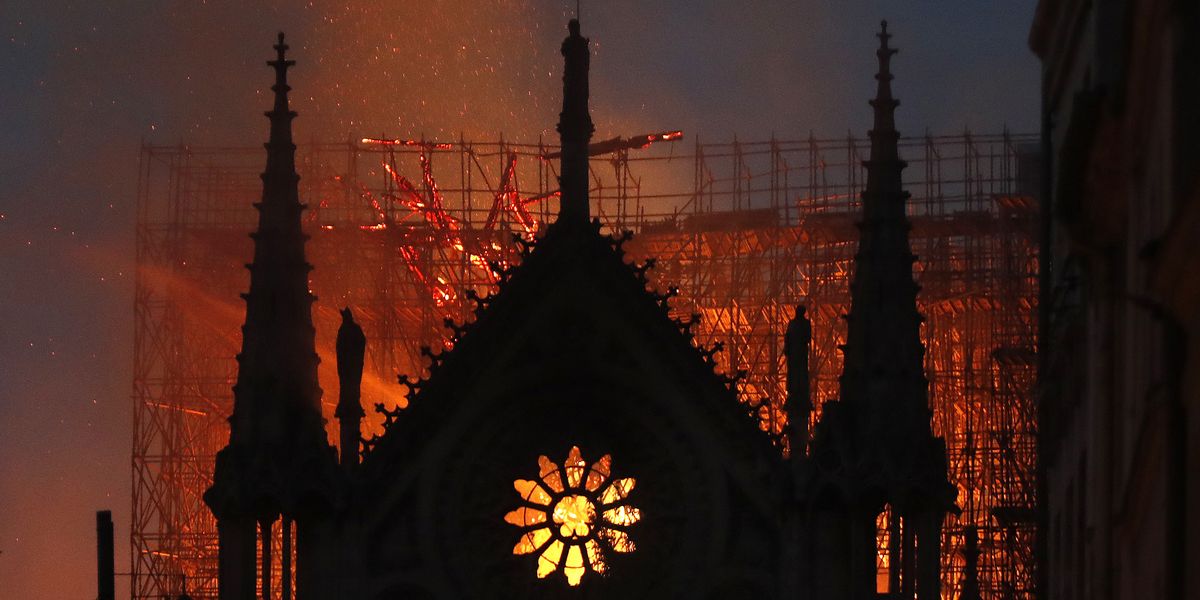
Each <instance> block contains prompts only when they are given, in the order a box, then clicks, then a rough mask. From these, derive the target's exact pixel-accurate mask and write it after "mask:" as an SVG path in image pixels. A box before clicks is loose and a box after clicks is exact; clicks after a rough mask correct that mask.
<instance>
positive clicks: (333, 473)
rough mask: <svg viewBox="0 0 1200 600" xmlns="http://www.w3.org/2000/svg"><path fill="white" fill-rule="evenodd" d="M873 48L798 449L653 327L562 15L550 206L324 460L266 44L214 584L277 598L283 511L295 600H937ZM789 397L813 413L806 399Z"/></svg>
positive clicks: (342, 335) (350, 419) (887, 121)
mask: <svg viewBox="0 0 1200 600" xmlns="http://www.w3.org/2000/svg"><path fill="white" fill-rule="evenodd" d="M888 38H889V35H888V34H887V32H886V24H885V26H884V32H883V33H881V34H880V40H881V45H880V49H879V51H878V56H879V59H880V72H879V74H878V75H877V79H878V81H879V91H878V93H877V97H876V99H875V100H873V101H872V105H873V106H874V108H875V124H874V127H873V129H872V131H871V138H872V150H871V159H870V160H869V161H868V162H867V167H868V169H869V173H870V178H869V184H868V186H867V189H866V191H865V192H864V197H863V203H864V207H865V209H864V213H865V214H864V216H863V221H862V223H861V225H860V227H861V230H862V232H863V233H862V241H861V245H860V252H859V255H858V257H857V260H856V264H857V275H856V277H855V280H854V283H853V287H852V289H853V304H852V311H851V314H850V315H848V319H849V320H850V329H849V331H850V333H849V340H848V343H847V346H846V373H845V375H844V376H843V379H842V388H843V391H842V396H841V399H840V401H839V402H836V403H833V404H832V405H828V406H826V407H825V412H824V418H823V419H822V420H821V421H820V423H819V425H818V426H817V428H816V430H815V431H814V435H813V436H812V439H811V443H810V442H809V435H808V431H807V427H806V426H805V425H806V423H807V419H802V418H797V419H795V420H794V421H793V425H792V426H791V427H790V429H789V430H788V432H787V436H788V438H789V439H788V440H780V439H776V438H773V437H772V436H770V435H768V434H766V433H764V432H763V431H762V430H761V428H760V426H759V425H760V424H759V422H758V420H757V418H756V417H755V416H754V414H753V411H751V410H750V409H749V407H747V406H746V405H744V404H742V403H740V402H739V401H738V397H737V392H736V385H735V381H734V380H733V379H731V378H729V377H727V376H725V375H722V374H720V373H718V372H717V370H716V365H715V362H714V360H713V353H714V352H715V351H716V349H713V348H701V347H697V345H696V344H695V343H694V340H693V339H692V336H691V333H690V332H689V325H688V324H687V323H684V322H680V321H677V320H674V319H672V318H671V317H670V316H669V313H668V310H667V309H668V302H669V298H670V294H666V295H659V294H656V293H654V292H652V291H649V290H648V289H647V285H648V284H647V280H646V278H645V275H644V273H645V270H646V269H647V268H650V267H651V265H649V264H641V265H638V264H631V263H630V262H628V261H627V260H626V257H625V254H624V251H623V250H622V244H623V242H624V239H626V238H613V237H610V236H607V235H602V234H601V232H600V226H599V224H598V221H594V220H591V219H590V217H589V214H588V190H587V187H588V186H587V176H588V154H589V142H590V139H591V135H592V123H591V119H590V116H589V112H588V83H587V81H588V75H587V71H588V66H589V65H588V62H589V47H588V40H587V39H586V38H583V37H582V35H581V33H580V29H579V24H578V23H577V22H574V21H573V22H572V23H571V25H570V35H569V36H568V38H567V39H566V40H565V41H564V43H563V47H562V52H563V55H564V58H565V61H566V67H565V71H564V77H563V81H564V98H563V111H562V113H561V115H560V121H559V126H558V129H559V132H560V135H561V137H562V147H563V151H562V166H561V171H560V172H561V185H562V204H561V208H560V212H559V216H558V219H557V221H556V222H555V223H553V224H552V225H550V226H549V227H548V228H547V229H546V230H545V233H544V235H542V236H541V237H539V238H538V239H537V240H535V241H533V242H530V243H529V246H528V247H527V249H526V252H525V254H524V257H523V260H522V261H521V264H520V265H519V266H518V267H515V268H512V269H510V270H508V271H506V272H504V273H503V276H502V282H501V285H500V289H499V292H498V293H496V294H494V295H492V296H490V297H488V298H481V299H478V300H477V305H478V306H477V310H476V315H475V319H474V320H473V321H472V322H471V323H469V324H465V325H456V324H449V326H450V327H452V328H453V329H454V333H455V335H454V340H453V349H451V350H448V351H445V352H442V353H439V354H436V355H434V354H432V353H431V355H430V363H431V364H430V367H429V375H428V376H427V377H425V378H424V379H422V380H420V381H409V380H408V379H407V378H401V383H402V384H404V385H407V386H408V387H409V395H408V397H409V405H408V407H407V408H405V409H403V410H396V411H395V412H390V413H388V414H387V415H386V423H385V431H384V433H383V434H382V435H381V436H379V437H376V438H373V439H371V440H366V441H363V442H362V445H361V451H360V448H359V440H357V438H356V436H353V435H343V436H342V449H343V454H342V456H341V458H340V460H339V459H338V457H337V456H335V453H334V449H333V448H332V447H331V446H329V445H328V443H327V442H326V441H325V437H324V432H323V431H322V429H321V425H320V413H319V410H318V409H317V405H316V399H317V398H319V394H320V390H319V388H317V385H316V374H315V372H316V369H315V366H316V363H315V353H314V352H313V345H312V340H313V337H312V335H313V333H312V325H311V321H310V320H309V318H308V310H309V305H310V304H311V302H312V300H313V299H312V297H311V296H310V295H309V294H308V291H307V289H306V287H305V286H304V285H303V281H304V280H305V279H304V278H305V277H306V274H307V265H306V264H305V262H304V254H303V252H304V248H303V244H304V238H303V234H301V233H300V220H299V215H300V212H301V210H302V207H301V205H300V204H299V200H298V198H296V193H295V189H296V188H295V184H296V176H295V172H294V169H293V168H292V153H293V150H294V146H293V145H291V140H290V120H291V117H292V116H294V113H291V112H290V111H289V110H288V109H287V90H288V87H287V83H286V68H287V66H289V65H290V64H291V63H290V61H287V60H286V59H285V57H284V55H283V51H284V49H286V46H284V45H283V43H282V38H281V40H280V45H279V46H278V47H277V48H279V58H278V60H276V61H274V62H273V63H272V64H273V65H275V66H276V68H277V74H278V75H277V84H276V86H275V88H274V89H275V91H276V97H277V101H276V108H275V110H273V111H271V112H270V113H268V116H269V117H270V118H271V123H272V134H271V141H270V142H269V143H268V145H267V149H268V166H267V172H266V173H265V174H264V176H263V178H264V201H263V203H262V204H261V205H260V213H261V221H260V227H259V232H258V233H257V234H256V235H255V241H256V256H255V262H254V263H253V264H252V265H251V291H250V293H249V294H248V295H247V318H246V325H245V336H246V337H245V339H246V341H245V346H244V350H243V353H242V355H241V356H240V357H239V360H240V367H241V369H240V372H239V380H238V386H237V387H236V388H235V412H234V417H233V418H232V424H233V429H232V434H231V438H230V443H229V446H228V448H227V449H226V450H224V451H222V453H221V456H220V457H219V459H218V465H217V474H216V478H215V483H214V485H213V487H212V489H211V490H210V491H209V493H208V495H207V496H206V499H207V500H208V502H209V504H210V506H211V507H212V508H213V512H214V513H215V514H216V516H217V518H218V521H219V525H220V531H221V548H220V557H221V558H220V560H221V584H220V590H221V598H222V599H224V600H235V599H237V600H240V599H247V600H248V599H250V598H254V597H256V591H255V587H256V580H261V581H262V582H263V583H260V584H258V585H260V586H263V585H269V584H268V583H266V582H267V581H268V580H269V579H270V578H269V577H267V576H264V575H263V572H264V569H263V568H260V567H258V566H256V565H267V567H268V568H270V567H271V565H272V563H273V562H274V561H273V557H272V556H271V554H270V552H269V551H267V552H263V554H262V556H261V557H258V559H257V561H258V562H256V556H255V534H256V527H257V532H258V535H260V536H263V537H264V539H269V537H270V535H271V533H272V530H273V527H274V526H275V525H276V524H279V525H280V526H282V527H283V528H284V531H285V532H287V531H289V528H290V527H292V526H293V524H294V527H295V528H296V548H295V549H292V548H290V547H285V548H284V553H283V556H280V557H279V558H278V561H279V563H280V564H281V565H282V567H283V568H282V571H283V572H284V573H290V572H291V571H292V570H293V569H294V571H295V580H296V585H295V589H294V590H293V589H292V587H291V586H290V584H289V583H288V582H289V580H290V577H288V576H286V575H285V576H284V577H283V578H282V579H283V581H284V586H285V587H284V589H283V593H284V594H285V597H288V598H290V597H292V594H296V595H297V596H298V597H300V598H303V599H310V598H312V599H324V598H328V599H333V598H339V599H341V598H364V599H375V598H379V599H383V598H444V599H462V598H648V597H658V598H780V599H783V598H797V599H812V600H824V599H829V600H833V599H839V600H841V599H846V598H851V599H856V600H867V599H875V598H877V597H879V595H880V592H883V593H884V595H885V596H887V595H891V596H892V597H896V598H899V597H901V596H902V595H905V594H906V595H907V597H909V598H913V597H917V598H921V599H922V600H932V599H934V598H937V597H938V596H939V592H940V587H939V586H940V584H939V573H938V568H939V567H938V565H939V543H938V540H939V539H940V531H941V523H942V518H943V516H944V514H945V513H946V511H948V510H952V509H953V499H954V497H953V491H952V488H951V487H950V486H949V484H948V483H947V481H946V458H945V449H944V444H943V443H942V442H941V440H940V439H938V438H935V437H933V436H932V435H931V433H930V427H929V419H930V412H929V408H928V406H929V403H928V398H927V394H928V392H927V383H926V381H925V376H924V373H923V368H922V356H923V353H924V349H923V347H922V345H921V341H920V336H919V327H920V323H921V317H920V315H919V314H918V313H917V310H916V294H917V286H916V285H915V283H914V282H913V277H912V262H913V256H912V254H911V252H910V250H909V245H908V237H907V236H908V229H909V222H908V219H907V216H906V213H905V203H906V200H907V197H908V196H907V194H906V193H905V192H904V191H903V189H902V187H901V184H900V181H901V180H900V172H901V169H903V167H904V163H903V161H901V160H900V158H899V156H898V155H897V148H896V146H897V139H898V136H899V134H898V133H897V132H896V129H895V126H894V110H895V108H896V106H897V105H898V102H897V101H896V100H895V99H893V98H892V95H891V86H890V81H891V77H892V76H891V74H890V71H889V61H890V59H891V57H892V55H893V54H894V53H895V50H894V49H892V48H890V47H889V45H888ZM810 338H811V331H810V328H809V327H808V325H807V321H805V320H804V316H803V311H798V315H797V320H796V321H795V322H794V323H793V327H792V328H791V329H790V330H789V336H788V344H787V345H788V348H787V353H788V356H789V366H790V368H791V369H793V370H794V371H798V372H793V373H791V376H792V377H793V379H794V381H793V383H792V385H790V386H789V388H788V390H789V393H790V394H792V395H795V396H801V395H803V396H807V394H808V386H807V385H805V384H803V383H802V382H806V381H807V377H808V373H807V371H806V365H807V352H808V344H809V342H810ZM364 342H365V343H369V340H363V339H362V334H361V330H358V329H357V326H356V325H354V322H353V317H352V314H351V313H349V312H348V311H347V312H346V313H345V320H344V323H343V327H342V330H341V332H339V335H338V344H337V345H338V373H339V377H340V378H341V379H342V393H341V396H340V398H339V404H338V409H337V413H336V416H337V418H338V419H339V420H341V422H342V431H343V432H356V431H358V426H359V423H360V420H361V418H362V416H363V412H362V410H361V407H359V406H357V402H358V395H357V394H356V393H355V389H356V382H357V381H358V378H360V377H361V369H362V348H363V345H362V344H363V343H364ZM398 391H399V390H398ZM788 407H789V409H791V410H794V411H796V412H797V414H807V412H808V411H809V410H811V401H810V399H809V398H807V397H789V398H788ZM785 441H786V442H790V443H789V444H787V445H789V446H790V455H786V456H785V453H784V451H783V449H782V447H783V446H784V445H785V444H784V442H785ZM885 508H890V514H892V515H893V521H892V522H891V523H890V524H889V526H890V527H894V528H895V529H896V530H897V531H899V529H900V528H901V521H902V522H903V529H904V531H905V534H904V535H898V536H893V539H895V540H896V542H895V547H894V548H892V549H891V551H892V553H893V554H892V555H893V556H895V557H898V559H897V561H896V562H897V565H896V568H894V569H893V573H894V575H893V577H892V581H889V582H888V584H887V585H890V586H891V588H890V590H888V589H883V590H881V589H880V585H879V582H878V581H877V574H876V524H877V518H878V516H879V515H880V514H881V513H883V512H884V511H885ZM288 539H289V540H290V537H289V538H288ZM930 540H932V542H931V541H930ZM514 543H515V544H516V546H515V547H514ZM556 545H557V546H556ZM268 546H269V545H268ZM556 547H557V548H558V550H557V551H556V550H554V548H556ZM556 552H557V553H556ZM293 555H294V558H295V563H294V564H293V563H292V558H293ZM268 572H269V569H268ZM884 587H885V588H886V587H887V586H886V585H885V586H884Z"/></svg>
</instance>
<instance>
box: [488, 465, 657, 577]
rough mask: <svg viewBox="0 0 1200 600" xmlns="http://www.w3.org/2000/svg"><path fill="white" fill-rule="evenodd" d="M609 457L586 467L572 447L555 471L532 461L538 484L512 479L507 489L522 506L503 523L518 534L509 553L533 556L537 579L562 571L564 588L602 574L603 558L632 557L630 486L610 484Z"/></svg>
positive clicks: (624, 481)
mask: <svg viewBox="0 0 1200 600" xmlns="http://www.w3.org/2000/svg"><path fill="white" fill-rule="evenodd" d="M611 477H612V456H611V455H608V454H605V455H604V456H602V457H600V459H599V460H597V461H595V462H593V463H591V464H588V463H587V461H585V460H584V459H583V456H582V454H581V453H580V451H579V448H578V447H577V446H576V447H572V448H571V451H570V452H569V453H568V454H567V459H566V461H564V462H563V464H562V466H561V468H560V467H559V465H557V464H555V463H554V462H553V461H551V460H550V459H549V458H547V457H545V456H539V457H538V480H537V481H531V480H527V479H518V480H516V481H514V482H513V487H514V488H515V489H516V490H517V493H518V494H520V495H521V500H522V502H523V504H522V506H521V507H519V508H517V509H516V510H513V511H511V512H509V513H508V514H507V515H505V517H504V520H505V521H507V522H508V523H511V524H512V525H515V526H517V527H520V528H521V529H522V533H521V538H520V539H519V540H518V541H517V545H516V546H514V547H513V554H515V555H524V554H537V556H538V561H537V576H538V577H539V578H546V577H549V576H550V575H551V574H553V573H554V572H555V571H558V570H560V569H561V570H562V573H563V576H565V577H566V579H567V583H568V584H569V585H572V586H576V585H579V583H580V581H582V579H583V576H584V574H586V573H588V572H592V573H597V574H604V573H606V572H607V571H608V564H607V563H606V562H605V560H604V553H605V552H607V551H608V550H612V551H613V552H622V553H624V552H633V551H634V550H635V549H636V546H635V545H634V543H633V541H632V540H631V539H630V538H629V532H628V531H627V529H628V527H629V526H631V525H633V524H635V523H637V522H638V521H640V520H641V518H642V513H641V511H640V510H638V509H637V508H635V507H633V506H631V505H630V504H629V503H627V502H626V499H627V498H628V496H629V493H630V492H631V491H633V486H634V484H635V483H636V481H635V480H634V479H633V478H632V477H626V478H620V479H612V478H611Z"/></svg>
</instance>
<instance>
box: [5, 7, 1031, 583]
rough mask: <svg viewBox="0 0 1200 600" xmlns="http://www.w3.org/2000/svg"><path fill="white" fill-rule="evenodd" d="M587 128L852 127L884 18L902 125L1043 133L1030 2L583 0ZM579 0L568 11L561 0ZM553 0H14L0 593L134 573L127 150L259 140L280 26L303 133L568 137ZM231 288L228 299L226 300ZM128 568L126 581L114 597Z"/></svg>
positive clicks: (862, 114)
mask: <svg viewBox="0 0 1200 600" xmlns="http://www.w3.org/2000/svg"><path fill="white" fill-rule="evenodd" d="M583 4H584V7H583V15H582V21H583V33H584V35H585V36H589V37H590V38H591V39H592V42H593V48H594V57H593V59H592V110H593V115H594V120H595V121H596V128H597V137H598V138H601V139H603V138H607V137H611V136H614V135H629V134H635V133H645V132H648V131H658V130H665V129H674V128H679V129H683V130H685V131H686V132H687V134H688V135H689V136H691V135H695V134H700V135H701V136H702V137H703V138H704V139H705V140H706V141H726V140H729V139H731V138H732V136H733V135H734V134H735V133H736V134H737V135H738V136H739V137H740V138H741V139H743V140H748V139H762V138H766V137H768V136H770V135H771V134H772V133H776V134H778V135H779V136H780V137H785V138H786V137H792V138H794V137H806V136H807V135H808V133H809V131H813V132H814V133H815V134H816V135H817V136H818V137H835V136H837V137H840V136H844V135H845V134H846V132H847V131H853V132H855V133H856V134H859V135H862V134H864V133H865V131H866V129H867V128H868V127H869V123H870V114H871V113H870V108H869V107H868V106H867V103H866V100H867V99H868V98H870V97H871V96H872V95H873V92H874V80H873V79H872V75H873V74H874V72H875V56H874V49H875V47H876V45H877V44H878V41H877V40H876V39H875V37H874V34H875V32H876V31H877V30H878V28H879V20H880V19H881V18H887V19H888V20H889V22H890V24H891V26H890V29H891V31H892V32H893V33H894V34H895V38H894V39H893V44H894V45H896V46H898V47H899V48H900V49H901V53H900V55H899V56H898V57H897V58H896V59H895V61H894V62H893V70H894V72H895V73H896V76H897V80H896V82H895V84H894V89H895V91H896V93H897V95H898V96H899V97H900V98H901V101H902V105H901V107H900V111H899V113H898V119H899V128H900V129H901V130H902V132H904V133H910V134H920V133H923V132H924V131H925V130H926V129H928V130H930V131H931V132H932V133H935V134H954V133H959V132H961V131H962V129H963V128H964V127H970V128H971V129H973V130H975V131H977V132H981V133H984V132H986V133H996V132H999V131H1000V130H1001V129H1002V128H1003V127H1004V126H1006V125H1007V126H1008V127H1009V128H1010V129H1011V130H1013V131H1016V132H1035V131H1036V130H1037V124H1038V108H1037V107H1038V100H1037V98H1038V65H1037V62H1036V60H1035V59H1034V57H1033V55H1032V54H1031V53H1030V52H1029V51H1028V49H1027V47H1026V35H1027V32H1028V28H1029V22H1030V20H1031V19H1032V15H1033V8H1034V5H1035V2H1034V0H954V1H949V0H939V1H933V0H911V1H905V2H897V1H894V0H893V1H891V2H886V1H883V0H875V1H867V0H789V1H783V0H754V1H752V2H747V1H746V0H722V1H717V0H603V1H601V0H588V1H585V2H584V3H583ZM568 11H569V12H568ZM573 12H574V2H573V1H571V2H567V1H563V0H422V1H418V0H390V1H384V0H362V1H358V2H355V1H352V0H337V1H324V0H314V1H311V2H300V1H295V2H283V1H279V0H256V1H252V2H247V1H245V0H140V1H134V0H88V1H86V2H62V1H54V0H0V598H30V599H38V598H55V599H62V598H68V599H70V598H78V599H84V598H92V597H94V596H95V593H96V590H95V567H94V560H95V559H94V544H95V539H94V538H95V529H94V515H93V512H94V511H95V510H97V509H102V508H111V509H112V510H113V511H114V518H115V521H116V527H117V544H118V545H117V570H118V571H119V572H124V571H128V569H129V559H128V543H127V542H128V531H129V512H130V486H131V481H130V445H131V439H132V432H131V430H132V405H131V400H130V393H131V378H132V349H133V281H134V280H133V270H134V218H135V214H134V207H135V199H136V197H135V193H136V181H137V172H138V165H137V162H138V148H139V143H140V142H141V141H142V140H145V141H147V142H152V143H156V144H175V143H180V142H188V143H192V144H224V145H243V146H248V145H254V144H258V143H261V142H262V141H264V140H265V139H266V120H265V119H264V118H263V117H262V111H263V110H265V109H267V108H269V105H270V100H269V98H268V94H269V93H270V92H269V90H268V87H269V85H270V84H271V81H272V75H271V72H270V71H269V69H268V68H267V67H266V66H265V65H264V63H263V61H265V60H267V59H269V58H270V57H271V56H272V52H273V51H272V50H271V45H272V43H273V42H274V38H275V33H276V32H277V31H279V30H281V29H282V30H284V31H286V32H287V33H288V36H289V42H290V43H291V45H292V48H293V51H292V55H293V56H292V57H293V58H295V59H296V60H297V61H298V63H299V64H298V66H297V67H296V68H295V69H294V70H293V77H292V84H293V87H294V88H295V90H294V92H293V108H294V109H295V110H297V111H298V112H299V113H300V118H299V119H297V121H296V135H297V139H299V140H310V139H319V140H345V139H347V138H348V137H349V136H351V135H353V136H361V135H364V134H367V135H374V134H378V133H384V132H386V133H388V134H389V135H392V136H395V137H419V136H420V135H422V134H424V135H425V136H427V137H457V136H458V134H459V132H463V133H465V135H466V136H467V137H468V138H470V137H488V138H495V137H497V136H498V134H499V133H500V132H504V134H505V137H506V139H514V138H516V139H527V140H532V139H536V137H537V136H538V135H539V134H545V135H546V136H547V137H552V136H553V131H554V123H555V122H556V119H557V113H558V108H559V107H558V102H559V101H560V97H559V95H560V91H561V83H560V79H559V77H560V72H561V59H560V57H559V55H558V47H559V44H560V42H561V41H562V38H563V37H564V36H565V34H566V30H565V21H566V18H567V17H568V16H569V15H570V14H572V13H573ZM232 300H233V299H231V301H232ZM125 589H127V584H126V583H125V582H123V581H119V582H118V596H119V597H120V596H121V594H126V597H127V592H125V591H124V590H125Z"/></svg>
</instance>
